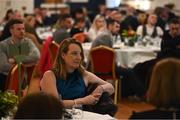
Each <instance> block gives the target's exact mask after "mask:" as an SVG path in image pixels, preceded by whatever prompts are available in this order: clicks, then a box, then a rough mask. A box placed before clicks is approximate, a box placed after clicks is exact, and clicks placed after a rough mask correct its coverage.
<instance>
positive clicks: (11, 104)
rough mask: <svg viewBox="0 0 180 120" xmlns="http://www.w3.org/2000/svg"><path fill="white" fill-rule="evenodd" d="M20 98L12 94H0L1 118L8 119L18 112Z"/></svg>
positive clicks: (6, 92)
mask: <svg viewBox="0 0 180 120" xmlns="http://www.w3.org/2000/svg"><path fill="white" fill-rule="evenodd" d="M17 104H18V96H16V95H14V94H13V93H12V92H9V91H5V92H0V116H1V117H7V116H10V115H11V114H13V113H14V112H15V111H16V106H17Z"/></svg>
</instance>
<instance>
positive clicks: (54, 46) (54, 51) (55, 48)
mask: <svg viewBox="0 0 180 120" xmlns="http://www.w3.org/2000/svg"><path fill="white" fill-rule="evenodd" d="M48 49H49V53H50V56H51V61H52V63H53V64H54V62H55V60H56V56H57V53H58V49H59V44H58V43H56V42H55V41H52V42H51V43H50V44H49V48H48Z"/></svg>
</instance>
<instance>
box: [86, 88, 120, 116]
mask: <svg viewBox="0 0 180 120" xmlns="http://www.w3.org/2000/svg"><path fill="white" fill-rule="evenodd" d="M96 87H97V85H94V84H93V85H92V86H90V87H89V88H88V93H89V92H90V91H91V92H90V93H92V90H94V88H96ZM83 110H85V111H90V112H95V113H99V114H108V115H110V116H112V117H113V116H114V115H115V114H116V112H117V110H118V107H117V105H115V104H114V102H113V100H112V99H111V96H110V95H109V93H108V92H104V93H103V94H102V95H101V97H100V99H99V101H98V102H97V103H96V104H95V105H84V106H83Z"/></svg>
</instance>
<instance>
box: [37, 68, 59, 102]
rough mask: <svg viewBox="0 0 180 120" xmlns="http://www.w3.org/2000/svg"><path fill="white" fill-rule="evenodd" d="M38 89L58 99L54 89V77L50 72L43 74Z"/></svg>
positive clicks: (55, 88)
mask: <svg viewBox="0 0 180 120" xmlns="http://www.w3.org/2000/svg"><path fill="white" fill-rule="evenodd" d="M40 87H41V90H42V91H43V92H46V93H48V94H51V95H54V96H55V97H57V98H59V94H58V91H57V87H56V77H55V75H54V73H53V72H52V71H51V70H48V71H46V72H45V73H44V75H43V78H42V79H41V82H40Z"/></svg>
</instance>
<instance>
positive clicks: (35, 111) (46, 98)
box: [14, 92, 65, 119]
mask: <svg viewBox="0 0 180 120" xmlns="http://www.w3.org/2000/svg"><path fill="white" fill-rule="evenodd" d="M64 111H65V110H64V106H63V104H62V102H61V100H59V99H57V98H56V97H54V96H53V95H51V94H46V93H43V92H38V93H33V94H29V95H27V96H25V97H24V98H22V99H21V100H20V102H19V104H18V107H17V111H16V113H15V115H14V119H62V118H63V114H64Z"/></svg>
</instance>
